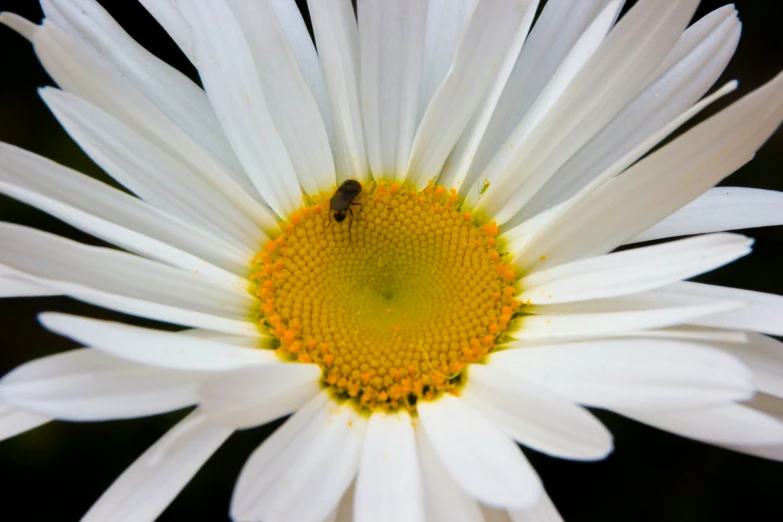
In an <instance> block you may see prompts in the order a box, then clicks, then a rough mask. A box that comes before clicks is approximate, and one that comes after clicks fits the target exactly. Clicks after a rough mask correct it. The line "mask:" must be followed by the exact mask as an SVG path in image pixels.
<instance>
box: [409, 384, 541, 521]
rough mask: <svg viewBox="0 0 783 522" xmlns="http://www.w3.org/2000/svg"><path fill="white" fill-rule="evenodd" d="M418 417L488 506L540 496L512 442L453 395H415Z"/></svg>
mask: <svg viewBox="0 0 783 522" xmlns="http://www.w3.org/2000/svg"><path fill="white" fill-rule="evenodd" d="M417 409H418V412H419V418H420V419H421V424H422V427H423V428H424V431H425V433H426V434H427V438H428V439H429V441H430V442H431V443H432V446H433V448H434V450H435V452H436V453H437V454H438V457H440V461H441V463H442V464H443V466H444V467H445V468H446V469H447V470H448V471H449V473H450V474H451V476H452V477H453V478H454V480H455V481H457V483H458V484H459V485H460V487H461V488H462V489H463V490H465V492H466V493H468V494H469V495H471V496H472V497H473V498H475V499H476V500H478V501H479V502H481V503H483V504H487V505H489V506H492V507H499V508H500V507H503V508H518V509H522V508H526V507H529V506H533V505H534V504H535V503H536V502H538V498H539V497H540V495H541V490H542V488H541V481H540V480H539V478H538V475H536V472H535V471H534V470H533V468H532V467H531V466H530V463H528V461H527V459H525V456H524V455H523V454H522V452H521V451H520V450H519V448H518V447H517V445H516V444H514V442H513V441H512V440H511V439H510V438H508V437H507V436H506V435H504V434H503V433H502V432H501V431H500V430H499V429H498V428H497V427H496V426H494V425H493V424H492V423H491V422H490V421H488V420H487V419H485V418H484V417H482V416H481V415H480V414H479V413H478V412H477V411H476V410H474V409H473V408H472V407H471V406H468V405H467V404H465V403H464V402H463V401H460V400H459V399H458V398H456V397H454V396H453V395H444V396H442V397H440V398H439V399H437V400H436V401H433V402H427V401H419V403H418V404H417Z"/></svg>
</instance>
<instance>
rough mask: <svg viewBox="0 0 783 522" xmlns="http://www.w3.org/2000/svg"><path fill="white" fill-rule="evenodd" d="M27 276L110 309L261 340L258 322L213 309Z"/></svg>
mask: <svg viewBox="0 0 783 522" xmlns="http://www.w3.org/2000/svg"><path fill="white" fill-rule="evenodd" d="M23 279H24V280H25V281H32V282H33V283H34V284H35V285H38V286H41V287H45V288H47V289H49V290H50V291H51V294H52V295H67V296H68V297H72V298H74V299H78V300H80V301H84V302H85V303H90V304H93V305H95V306H100V307H103V308H108V309H109V310H116V311H118V312H123V313H126V314H130V315H135V316H136V317H144V318H147V319H153V320H156V321H163V322H167V323H172V324H178V325H181V326H189V327H192V328H204V329H209V330H213V331H215V332H221V333H223V334H228V335H231V336H242V337H247V338H250V339H253V340H254V341H256V342H258V341H259V333H258V326H257V325H256V324H255V323H253V322H251V321H246V320H238V319H229V318H226V317H219V316H217V315H213V314H209V313H203V312H198V311H193V310H191V309H186V308H179V307H177V306H172V305H168V304H160V303H157V302H153V301H147V300H144V299H137V298H134V297H127V296H123V295H118V294H116V293H112V292H107V291H103V290H96V289H95V288H92V287H89V286H85V285H82V284H78V283H70V282H66V281H62V280H53V279H46V278H43V277H37V276H34V275H31V274H27V273H24V276H23Z"/></svg>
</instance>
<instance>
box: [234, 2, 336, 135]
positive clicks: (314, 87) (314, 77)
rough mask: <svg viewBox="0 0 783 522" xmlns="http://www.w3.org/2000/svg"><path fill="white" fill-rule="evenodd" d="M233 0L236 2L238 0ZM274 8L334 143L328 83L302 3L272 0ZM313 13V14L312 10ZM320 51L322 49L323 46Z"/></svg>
mask: <svg viewBox="0 0 783 522" xmlns="http://www.w3.org/2000/svg"><path fill="white" fill-rule="evenodd" d="M231 1H232V2H236V1H237V0H231ZM272 8H273V9H274V10H275V18H276V19H277V23H278V25H279V26H280V31H282V33H283V36H285V38H286V40H287V41H288V44H289V45H290V46H291V52H293V53H294V59H296V63H297V65H298V67H299V72H300V73H301V74H302V79H303V80H304V82H305V83H306V84H307V87H308V88H309V89H310V92H311V93H312V95H313V97H314V98H315V102H316V103H317V104H318V111H319V113H320V115H321V118H323V123H324V125H325V127H326V131H327V133H329V141H330V142H331V143H332V146H334V136H333V133H334V129H333V124H332V115H331V110H330V109H329V102H328V99H327V96H326V84H325V81H324V75H323V71H322V70H321V62H320V60H319V58H318V53H316V52H315V45H313V39H312V37H311V36H310V32H309V30H308V29H307V25H306V24H305V21H304V18H302V12H301V11H300V10H299V3H298V2H297V1H296V0H272ZM310 17H311V18H312V12H311V13H310ZM319 52H321V49H320V48H319Z"/></svg>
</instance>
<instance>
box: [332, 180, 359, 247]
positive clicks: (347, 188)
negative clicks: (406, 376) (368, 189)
mask: <svg viewBox="0 0 783 522" xmlns="http://www.w3.org/2000/svg"><path fill="white" fill-rule="evenodd" d="M361 192H362V184H361V183H359V182H358V181H356V180H355V179H348V180H345V181H343V183H342V184H341V185H340V186H339V187H337V190H335V191H334V194H333V195H332V199H330V200H329V223H331V222H332V216H334V220H335V221H337V222H338V223H342V222H343V221H345V217H346V216H347V215H348V214H350V215H351V217H353V210H352V209H351V207H352V206H353V205H359V206H361V203H358V202H356V201H354V200H355V199H356V198H357V197H358V196H359V194H361ZM348 233H349V234H350V233H351V224H350V222H349V223H348Z"/></svg>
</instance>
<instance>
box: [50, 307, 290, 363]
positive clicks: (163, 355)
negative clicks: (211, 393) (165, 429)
mask: <svg viewBox="0 0 783 522" xmlns="http://www.w3.org/2000/svg"><path fill="white" fill-rule="evenodd" d="M39 320H40V321H41V324H43V325H44V326H45V327H46V328H48V329H49V330H52V331H53V332H56V333H58V334H60V335H64V336H66V337H69V338H71V339H73V340H75V341H77V342H80V343H82V344H85V345H87V346H90V347H92V348H96V349H98V350H101V351H104V352H107V353H110V354H112V355H114V356H116V357H121V358H123V359H127V360H130V361H134V362H137V363H141V364H150V365H153V366H160V367H163V368H173V369H177V370H201V371H223V370H232V369H235V368H242V367H244V366H256V365H261V364H275V363H277V362H279V359H278V358H277V357H275V355H274V353H273V352H272V351H271V350H264V349H253V348H243V347H241V346H234V345H230V344H223V343H219V342H216V341H211V340H208V339H199V338H197V337H193V336H186V335H180V334H179V333H175V332H164V331H161V330H153V329H150V328H140V327H138V326H130V325H127V324H122V323H115V322H112V321H99V320H97V319H88V318H86V317H78V316H75V315H66V314H59V313H54V312H47V313H43V314H41V315H39Z"/></svg>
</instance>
